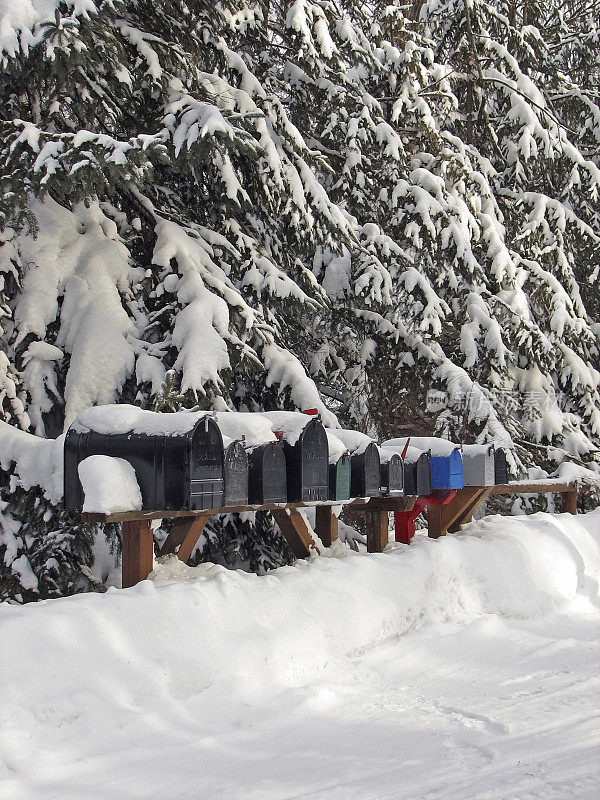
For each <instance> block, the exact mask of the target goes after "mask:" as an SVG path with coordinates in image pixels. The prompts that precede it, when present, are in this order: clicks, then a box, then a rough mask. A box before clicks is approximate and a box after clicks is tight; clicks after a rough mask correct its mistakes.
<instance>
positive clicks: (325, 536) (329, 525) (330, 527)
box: [315, 506, 338, 547]
mask: <svg viewBox="0 0 600 800" xmlns="http://www.w3.org/2000/svg"><path fill="white" fill-rule="evenodd" d="M315 527H316V533H317V536H318V537H319V539H320V540H321V541H322V542H323V544H324V545H325V547H331V543H332V542H333V541H335V540H336V539H337V538H338V518H337V517H336V515H335V514H334V513H333V509H332V508H331V506H317V508H316V523H315Z"/></svg>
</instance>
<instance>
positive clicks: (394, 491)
mask: <svg viewBox="0 0 600 800" xmlns="http://www.w3.org/2000/svg"><path fill="white" fill-rule="evenodd" d="M379 460H380V463H381V494H383V495H385V496H386V497H397V496H398V495H402V494H404V468H403V466H402V458H401V457H400V453H397V452H396V451H395V450H388V449H387V448H385V447H380V448H379Z"/></svg>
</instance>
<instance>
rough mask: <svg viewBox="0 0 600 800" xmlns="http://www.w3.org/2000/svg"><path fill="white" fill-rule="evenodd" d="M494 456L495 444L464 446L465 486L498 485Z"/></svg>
mask: <svg viewBox="0 0 600 800" xmlns="http://www.w3.org/2000/svg"><path fill="white" fill-rule="evenodd" d="M494 455H495V448H494V445H493V444H465V445H463V447H462V458H463V486H475V487H480V486H493V485H494V484H495V483H496V463H495V457H494Z"/></svg>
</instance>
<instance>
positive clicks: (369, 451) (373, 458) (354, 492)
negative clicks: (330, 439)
mask: <svg viewBox="0 0 600 800" xmlns="http://www.w3.org/2000/svg"><path fill="white" fill-rule="evenodd" d="M380 483H381V465H380V463H379V451H378V449H377V445H376V444H375V443H374V442H371V443H370V444H368V445H367V447H366V449H365V451H364V452H363V453H358V454H356V455H353V456H352V457H351V459H350V496H351V497H378V496H379V495H380V494H381V485H380Z"/></svg>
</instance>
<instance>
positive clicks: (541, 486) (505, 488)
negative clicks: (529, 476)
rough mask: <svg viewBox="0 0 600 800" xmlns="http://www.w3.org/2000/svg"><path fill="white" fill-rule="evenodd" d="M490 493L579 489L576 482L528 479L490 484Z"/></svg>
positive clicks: (570, 490)
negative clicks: (532, 480) (534, 480)
mask: <svg viewBox="0 0 600 800" xmlns="http://www.w3.org/2000/svg"><path fill="white" fill-rule="evenodd" d="M489 488H490V490H491V491H490V494H547V493H552V492H554V493H556V494H565V493H567V492H572V491H577V485H576V484H574V483H558V482H557V481H546V482H544V483H542V482H539V483H535V482H531V481H529V482H527V481H514V483H497V484H496V485H495V486H490V487H489Z"/></svg>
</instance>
